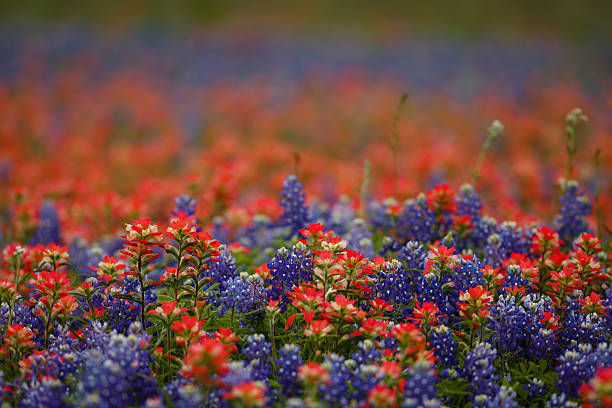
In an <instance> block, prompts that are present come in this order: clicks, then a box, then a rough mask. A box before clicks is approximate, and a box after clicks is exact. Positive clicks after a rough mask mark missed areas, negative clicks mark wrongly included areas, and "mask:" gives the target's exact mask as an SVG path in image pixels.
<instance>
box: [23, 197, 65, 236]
mask: <svg viewBox="0 0 612 408" xmlns="http://www.w3.org/2000/svg"><path fill="white" fill-rule="evenodd" d="M61 243H62V237H61V231H60V224H59V217H58V215H57V210H56V209H55V204H54V203H53V202H52V201H48V200H47V201H43V203H42V204H41V206H40V210H39V212H38V224H37V225H36V229H35V230H34V234H33V235H32V238H30V245H36V244H42V245H49V244H61Z"/></svg>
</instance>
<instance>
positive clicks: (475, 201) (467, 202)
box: [455, 184, 482, 220]
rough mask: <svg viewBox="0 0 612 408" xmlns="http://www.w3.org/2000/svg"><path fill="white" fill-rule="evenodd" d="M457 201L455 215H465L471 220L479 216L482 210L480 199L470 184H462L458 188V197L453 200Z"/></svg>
mask: <svg viewBox="0 0 612 408" xmlns="http://www.w3.org/2000/svg"><path fill="white" fill-rule="evenodd" d="M455 202H456V203H457V215H467V216H468V217H470V218H471V219H472V220H476V219H478V218H479V217H480V213H481V211H482V201H480V197H478V194H476V192H475V191H474V187H472V185H471V184H463V185H462V186H461V188H460V189H459V197H457V199H456V200H455Z"/></svg>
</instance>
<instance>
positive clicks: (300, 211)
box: [279, 174, 309, 236]
mask: <svg viewBox="0 0 612 408" xmlns="http://www.w3.org/2000/svg"><path fill="white" fill-rule="evenodd" d="M303 190H304V186H303V185H302V184H300V182H299V181H298V179H297V177H296V176H295V175H293V174H292V175H289V176H287V178H286V179H285V182H284V183H283V189H282V191H281V198H282V200H281V202H280V205H281V207H283V214H282V215H281V217H280V219H279V225H282V226H286V227H289V229H290V232H291V236H293V235H297V234H298V230H299V229H301V228H305V227H306V226H308V223H309V217H308V207H307V206H306V196H305V195H304V192H303Z"/></svg>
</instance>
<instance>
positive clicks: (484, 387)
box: [463, 343, 499, 402]
mask: <svg viewBox="0 0 612 408" xmlns="http://www.w3.org/2000/svg"><path fill="white" fill-rule="evenodd" d="M496 356H497V352H496V351H495V349H494V348H492V347H491V345H490V344H488V343H478V344H476V346H475V347H474V350H472V351H470V352H468V354H467V357H466V358H465V365H464V367H463V376H464V377H465V379H466V380H468V382H469V383H470V386H469V388H470V390H471V391H472V402H475V401H477V399H478V396H479V395H484V396H486V397H489V398H494V397H495V395H496V394H497V392H498V390H499V387H498V386H497V384H496V383H495V382H496V381H497V376H496V375H495V366H494V365H493V362H494V360H495V357H496Z"/></svg>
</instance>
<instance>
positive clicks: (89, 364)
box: [76, 333, 157, 407]
mask: <svg viewBox="0 0 612 408" xmlns="http://www.w3.org/2000/svg"><path fill="white" fill-rule="evenodd" d="M147 341H148V338H146V337H145V336H143V335H141V334H129V335H127V336H126V335H121V334H116V333H113V334H111V335H110V341H109V342H108V343H107V344H105V345H104V346H103V347H102V348H94V349H91V350H87V351H86V352H84V353H83V369H82V372H81V373H80V374H79V376H78V383H77V386H76V387H77V394H76V395H77V398H78V400H79V401H83V402H84V403H85V404H87V405H88V406H98V407H125V406H129V405H141V404H143V403H144V402H145V401H146V399H147V398H148V397H151V396H154V395H155V394H156V391H157V384H156V380H155V378H154V377H153V376H152V375H151V369H150V368H149V363H150V361H151V355H150V354H149V351H148V350H147V349H146V347H145V346H144V345H143V343H144V344H146V342H147Z"/></svg>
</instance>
